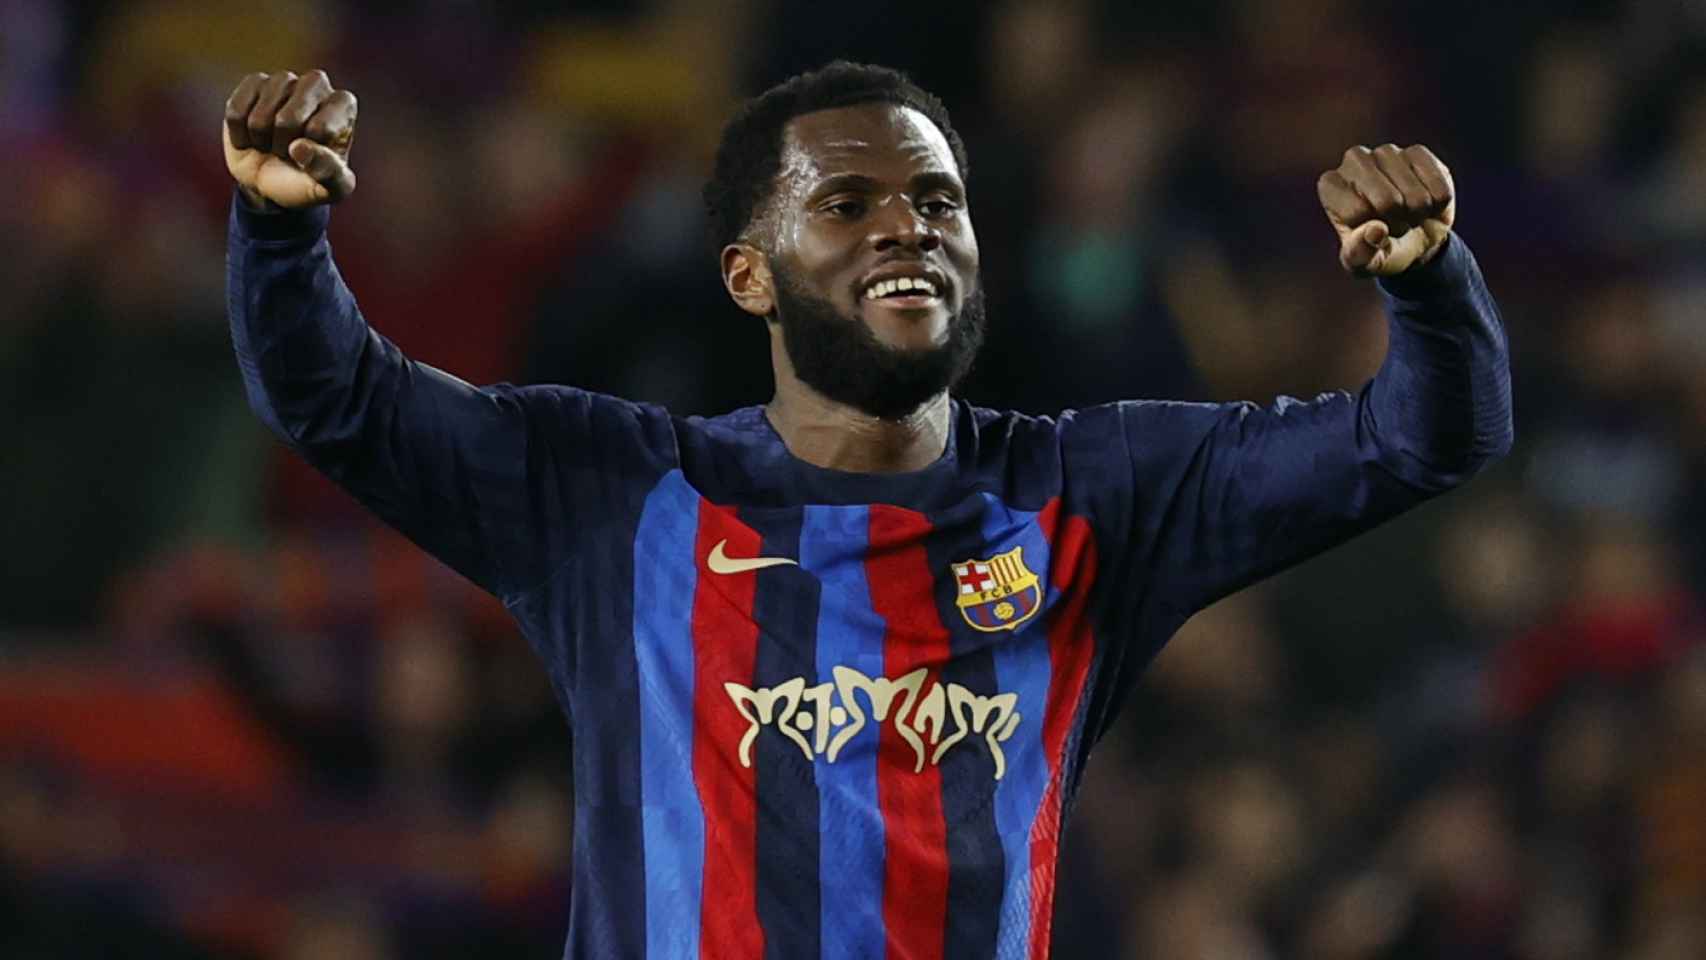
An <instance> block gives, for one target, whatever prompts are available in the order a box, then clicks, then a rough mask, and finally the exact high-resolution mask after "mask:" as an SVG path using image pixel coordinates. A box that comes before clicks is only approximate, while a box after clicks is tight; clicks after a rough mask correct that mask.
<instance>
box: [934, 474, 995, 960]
mask: <svg viewBox="0 0 1706 960" xmlns="http://www.w3.org/2000/svg"><path fill="white" fill-rule="evenodd" d="M983 508H984V501H983V500H982V499H981V498H977V497H971V498H967V499H966V500H964V501H961V502H960V503H959V504H956V505H955V506H954V507H952V508H949V509H947V510H943V511H941V512H939V513H935V514H932V515H931V516H930V521H931V523H932V524H933V525H934V527H935V530H934V531H933V532H932V533H931V535H930V538H929V540H928V541H927V542H926V545H925V549H926V552H927V554H928V556H929V558H930V572H931V573H932V574H933V575H934V576H935V578H936V609H937V612H938V614H939V615H940V616H941V618H942V623H943V625H944V626H946V627H947V628H948V647H949V650H950V652H951V653H952V657H953V658H952V659H951V660H950V661H949V662H948V665H947V666H946V668H945V669H944V670H943V671H942V685H943V686H944V687H947V685H948V684H951V683H957V684H959V685H960V686H962V687H965V688H966V689H968V690H970V691H971V692H972V693H974V694H978V695H980V696H985V697H988V696H994V695H996V694H998V693H1000V692H1001V691H1000V690H999V689H997V686H996V680H997V678H996V672H995V658H994V655H993V654H992V653H991V651H990V645H991V644H992V643H996V642H1000V641H1001V640H1005V639H1006V638H1007V637H1008V634H1007V633H1006V632H1005V631H1003V632H1001V633H999V634H990V633H984V632H982V631H979V630H976V629H974V628H973V627H972V626H971V625H970V624H968V623H967V622H966V620H965V617H964V616H962V615H961V613H960V609H959V606H958V605H957V604H956V603H955V602H954V598H955V596H956V595H957V593H958V584H957V582H956V580H955V579H954V575H953V569H952V566H951V565H952V564H954V563H960V562H964V561H966V560H971V559H987V558H988V557H989V556H990V555H991V554H993V553H994V552H996V551H994V550H992V549H990V548H989V547H988V546H987V545H986V542H985V540H984V538H983V529H982V522H981V521H982V512H983ZM948 729H949V730H953V729H955V722H954V720H953V719H952V718H950V719H949V721H948ZM938 766H939V767H940V768H941V771H942V818H943V820H944V821H946V824H947V829H948V916H947V930H946V931H944V934H945V936H944V944H943V950H942V955H943V956H944V957H990V956H994V955H995V950H996V942H997V937H998V935H999V933H1000V917H1001V911H1000V910H999V909H992V907H994V905H996V904H999V903H1000V902H1001V898H1002V893H1003V889H1004V887H1005V886H1006V857H1005V854H1004V852H1003V850H1002V845H1001V834H1000V831H999V830H998V829H997V826H996V822H995V788H996V783H997V781H996V779H995V760H994V756H993V754H992V753H991V752H990V750H989V747H988V745H987V744H986V743H985V741H984V738H983V737H982V736H981V735H978V734H971V735H969V736H967V737H966V738H965V739H963V740H961V741H960V742H958V743H956V744H954V745H953V746H952V747H951V748H949V749H948V751H947V752H946V753H945V754H944V755H943V756H942V761H941V763H940V764H939V765H938Z"/></svg>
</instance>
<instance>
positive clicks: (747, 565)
mask: <svg viewBox="0 0 1706 960" xmlns="http://www.w3.org/2000/svg"><path fill="white" fill-rule="evenodd" d="M726 543H728V541H727V540H718V541H717V545H716V546H714V547H712V548H711V554H710V556H707V557H706V558H705V566H707V567H709V568H710V570H711V572H712V573H745V572H747V571H748V570H763V569H764V568H765V567H780V566H784V565H789V566H796V567H797V566H799V564H798V563H796V562H794V561H793V560H789V559H788V558H787V557H748V558H739V559H737V558H731V557H730V556H728V555H727V554H725V553H723V545H724V544H726Z"/></svg>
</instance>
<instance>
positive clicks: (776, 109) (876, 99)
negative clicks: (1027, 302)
mask: <svg viewBox="0 0 1706 960" xmlns="http://www.w3.org/2000/svg"><path fill="white" fill-rule="evenodd" d="M861 103H893V104H898V105H900V106H903V107H911V108H912V109H914V110H917V111H918V112H919V113H922V114H924V115H925V116H926V117H929V118H930V122H932V123H934V124H935V125H936V127H937V129H939V130H941V131H942V135H943V136H944V137H946V138H947V140H948V146H949V148H950V149H952V150H953V152H954V162H955V163H956V164H958V165H959V168H960V171H959V172H960V177H961V179H965V178H966V177H967V176H969V170H968V169H967V165H966V145H965V144H964V143H963V142H962V141H961V140H960V135H959V134H958V133H956V132H955V131H954V125H953V124H952V123H950V122H948V108H947V107H945V106H943V105H942V101H941V100H938V99H936V97H935V95H933V94H931V93H929V92H928V91H926V90H924V89H923V88H922V87H919V86H918V85H917V84H915V83H913V82H912V80H911V78H909V77H908V76H907V75H906V74H904V73H901V72H900V71H899V70H891V69H889V68H888V67H877V66H872V65H870V64H864V63H849V62H848V61H846V60H836V61H834V62H832V63H829V64H826V65H824V66H822V67H820V68H818V69H816V70H812V71H809V72H807V73H802V74H800V75H798V76H794V77H789V78H788V79H787V80H785V81H783V82H781V83H779V84H777V85H776V86H774V87H771V88H770V89H768V90H766V91H764V92H763V93H761V94H759V95H758V96H756V97H753V98H752V99H751V100H748V101H746V102H745V103H744V104H742V105H741V108H740V109H739V110H737V111H736V112H735V115H734V117H733V118H731V119H730V120H729V122H728V125H727V126H725V127H724V128H723V138H722V141H721V142H719V143H718V144H717V166H716V171H715V172H714V173H713V174H712V176H711V180H710V182H709V183H707V184H705V210H706V213H707V215H708V216H709V218H710V228H711V236H712V239H713V240H714V241H715V242H716V244H717V247H718V248H719V249H721V248H722V247H723V246H725V245H727V244H730V243H733V242H735V241H736V240H738V239H740V236H741V234H742V233H744V232H745V231H746V228H747V225H748V224H750V223H751V222H752V218H753V215H754V214H755V213H756V212H757V211H758V209H759V207H761V206H762V205H763V204H764V203H765V201H767V200H769V199H770V195H771V193H772V192H773V191H774V190H775V187H776V175H777V174H778V173H780V172H781V169H782V129H783V128H784V127H786V126H787V125H788V121H789V120H792V119H794V118H795V117H798V116H800V115H802V114H807V113H815V112H817V111H819V110H830V109H834V108H835V107H851V106H854V105H856V104H861Z"/></svg>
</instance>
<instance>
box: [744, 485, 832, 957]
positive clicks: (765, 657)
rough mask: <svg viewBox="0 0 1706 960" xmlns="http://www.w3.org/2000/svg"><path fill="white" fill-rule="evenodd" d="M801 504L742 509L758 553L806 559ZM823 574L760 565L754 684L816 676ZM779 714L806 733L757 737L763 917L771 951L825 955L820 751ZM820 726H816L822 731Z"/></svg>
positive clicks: (772, 729) (767, 731)
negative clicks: (808, 746)
mask: <svg viewBox="0 0 1706 960" xmlns="http://www.w3.org/2000/svg"><path fill="white" fill-rule="evenodd" d="M802 518H803V511H802V509H800V508H798V507H795V508H789V509H783V510H743V511H741V514H740V519H741V522H742V523H744V524H746V525H747V526H749V527H751V528H752V529H753V530H756V531H757V532H758V534H759V536H761V537H762V538H763V546H762V548H761V550H760V555H761V556H765V557H786V558H789V559H792V560H796V561H797V560H798V559H799V556H800V525H801V522H802ZM820 590H821V587H820V585H819V583H818V581H817V578H816V577H813V576H812V575H811V574H810V573H807V572H806V571H805V570H803V569H801V568H800V567H798V566H795V565H792V564H788V565H782V566H774V567H767V568H765V569H762V570H760V571H758V586H757V591H756V593H755V594H754V596H753V601H752V615H753V619H754V620H755V621H757V622H758V627H759V632H758V658H757V663H756V664H755V669H754V671H753V672H754V676H753V688H754V689H764V688H771V689H774V688H776V687H778V686H781V685H782V684H784V683H787V682H789V681H791V680H803V682H804V683H805V685H807V686H810V685H811V684H813V683H814V682H815V679H816V677H817V611H818V596H819V592H820ZM810 712H811V711H810V710H809V709H807V708H802V709H800V710H798V712H797V713H796V714H795V715H794V716H793V717H788V716H778V724H789V725H791V726H793V727H794V729H795V730H796V731H797V732H798V733H799V734H800V735H799V738H798V739H796V738H794V737H789V736H785V735H784V734H783V733H782V732H781V731H780V730H779V729H778V728H777V726H766V727H765V728H764V729H763V730H762V731H761V732H760V733H759V736H758V740H757V741H756V742H755V743H754V744H753V766H754V768H755V771H756V773H757V781H758V810H757V817H756V834H757V842H758V919H759V922H760V923H761V924H763V926H764V955H765V957H767V958H772V960H797V958H801V957H817V956H820V955H821V943H820V941H821V931H820V928H819V924H818V920H819V900H820V895H821V894H820V890H819V886H818V860H819V852H818V847H819V836H818V829H819V824H818V791H817V782H816V778H815V776H814V769H813V766H814V761H813V758H812V757H811V756H810V755H808V753H807V752H806V751H804V750H802V749H801V747H800V743H801V742H802V741H804V742H807V743H810V742H811V740H812V733H813V732H806V731H799V728H798V725H797V723H796V722H795V717H797V716H801V715H806V714H809V713H810ZM814 732H815V731H814Z"/></svg>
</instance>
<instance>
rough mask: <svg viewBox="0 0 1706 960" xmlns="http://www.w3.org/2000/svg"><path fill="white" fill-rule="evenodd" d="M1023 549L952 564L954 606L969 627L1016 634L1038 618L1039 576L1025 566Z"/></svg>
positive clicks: (1040, 599) (1039, 604) (1039, 600)
mask: <svg viewBox="0 0 1706 960" xmlns="http://www.w3.org/2000/svg"><path fill="white" fill-rule="evenodd" d="M1023 549H1024V548H1023V547H1014V548H1013V549H1011V550H1009V551H1007V552H1006V553H998V554H996V555H995V556H993V557H990V558H989V559H988V560H967V561H966V562H964V563H956V564H952V566H953V568H954V583H955V584H956V587H957V589H956V591H955V594H954V603H955V604H957V605H958V606H959V608H960V616H962V617H965V618H966V623H969V624H971V625H972V626H973V627H975V628H977V629H979V630H984V631H988V632H991V633H993V632H995V631H997V630H1013V629H1016V628H1017V627H1018V626H1019V624H1021V623H1024V622H1025V621H1026V620H1029V619H1030V618H1031V617H1033V616H1035V615H1036V612H1037V610H1038V609H1040V608H1041V607H1042V605H1043V591H1042V587H1041V585H1040V584H1039V582H1038V580H1037V575H1036V574H1035V573H1032V572H1031V570H1030V568H1029V567H1027V566H1025V557H1024V554H1023V553H1022V552H1021V551H1022V550H1023Z"/></svg>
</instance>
